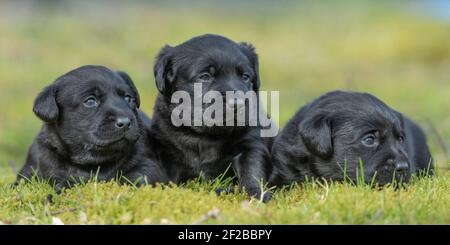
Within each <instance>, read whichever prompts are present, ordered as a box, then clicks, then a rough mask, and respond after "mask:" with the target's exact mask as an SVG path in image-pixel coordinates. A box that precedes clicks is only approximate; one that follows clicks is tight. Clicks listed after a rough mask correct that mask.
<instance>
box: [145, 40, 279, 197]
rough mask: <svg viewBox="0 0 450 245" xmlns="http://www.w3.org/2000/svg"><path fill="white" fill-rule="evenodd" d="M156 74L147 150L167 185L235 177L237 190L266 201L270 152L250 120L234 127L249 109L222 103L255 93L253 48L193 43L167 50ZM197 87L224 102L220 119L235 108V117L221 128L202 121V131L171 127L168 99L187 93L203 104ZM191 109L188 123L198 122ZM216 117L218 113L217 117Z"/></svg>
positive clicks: (171, 109) (215, 42)
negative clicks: (161, 168)
mask: <svg viewBox="0 0 450 245" xmlns="http://www.w3.org/2000/svg"><path fill="white" fill-rule="evenodd" d="M154 74H155V79H156V86H157V88H158V90H159V92H160V94H159V95H158V97H157V99H156V103H155V108H154V114H153V119H152V123H153V124H152V128H151V130H150V135H151V137H150V138H151V149H152V151H154V153H155V155H154V157H155V159H157V161H158V162H161V163H163V165H164V167H165V169H166V170H167V173H168V176H169V179H170V180H171V181H173V182H175V183H183V182H185V181H187V180H189V179H193V178H197V177H199V176H203V177H204V178H206V179H213V178H216V177H218V176H219V175H221V174H225V176H226V177H230V176H237V177H238V180H239V186H240V187H241V188H242V187H244V189H245V190H246V191H247V193H248V194H249V195H250V196H254V197H256V198H261V200H263V201H264V202H266V201H268V200H269V199H270V198H271V193H270V192H263V188H262V185H264V184H265V182H266V181H267V178H268V174H269V171H270V169H271V162H270V152H269V149H268V148H267V147H266V145H265V141H264V140H263V138H261V137H260V130H259V126H258V125H257V126H252V125H250V124H249V123H248V116H246V117H245V120H247V121H245V120H244V122H243V123H244V125H241V126H239V125H237V124H236V123H237V121H236V118H237V115H238V114H239V113H241V112H242V110H241V109H249V103H248V100H245V101H244V102H242V100H237V99H231V100H230V99H228V100H226V98H227V97H226V93H227V92H230V91H231V92H236V91H238V92H243V93H246V92H249V91H253V92H255V94H257V93H258V90H259V86H260V80H259V73H258V58H257V54H256V53H255V51H254V48H253V46H252V45H250V44H247V43H235V42H234V41H232V40H229V39H227V38H225V37H222V36H217V35H210V34H208V35H203V36H198V37H194V38H192V39H190V40H188V41H186V42H184V43H182V44H180V45H178V46H176V47H171V46H165V47H164V48H163V49H162V50H161V51H160V53H159V55H158V56H157V58H156V64H155V66H154ZM195 84H197V85H199V84H201V86H202V88H201V92H202V93H203V95H205V96H206V94H207V92H209V91H216V92H217V93H218V94H219V95H220V96H219V98H218V97H216V98H215V100H219V101H220V100H223V101H224V103H223V104H224V107H223V108H225V109H224V110H223V113H224V114H226V113H225V111H228V112H229V111H230V110H229V109H230V108H233V109H232V112H231V113H233V114H234V116H236V117H235V118H234V119H231V120H228V119H227V121H226V122H224V123H223V124H222V126H220V125H219V124H215V125H207V122H206V121H205V122H204V124H201V125H198V124H197V125H196V124H195V122H194V123H192V124H190V123H187V124H182V125H178V124H177V123H174V121H173V113H174V112H175V111H176V108H177V107H178V106H179V105H180V104H179V103H172V101H173V98H172V97H173V96H174V95H175V94H176V93H177V92H178V93H179V92H185V93H186V94H187V95H188V96H189V97H190V98H192V100H195V98H199V97H200V99H201V97H202V96H201V95H200V96H199V95H198V94H197V95H196V94H195V93H196V91H195ZM203 102H204V101H201V102H200V105H199V107H200V109H201V111H200V116H201V113H202V112H205V109H206V107H207V106H208V105H210V104H208V103H203ZM256 102H258V101H256ZM194 103H195V102H194ZM257 104H258V103H257ZM189 105H192V101H191V104H189ZM219 107H220V106H219ZM195 108H198V106H197V107H196V106H195V105H193V106H192V110H189V111H188V112H187V119H189V120H191V119H192V120H194V121H195V120H196V119H199V118H198V117H196V115H195ZM220 108H222V107H220ZM244 111H246V110H244ZM247 111H249V110H247ZM220 113H221V112H216V116H218V114H220ZM244 114H245V113H244ZM220 115H222V114H220ZM245 115H248V114H245ZM224 118H226V117H225V115H224ZM185 119H186V118H185ZM200 120H201V118H200ZM230 122H231V124H228V123H230ZM230 166H232V168H231V167H230ZM229 167H230V168H229ZM227 169H229V170H230V171H226V170H227ZM225 172H226V173H225Z"/></svg>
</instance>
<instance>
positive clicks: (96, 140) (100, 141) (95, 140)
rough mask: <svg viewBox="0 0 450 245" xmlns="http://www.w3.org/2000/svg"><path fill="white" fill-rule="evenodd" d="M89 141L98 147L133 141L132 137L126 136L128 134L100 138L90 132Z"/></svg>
mask: <svg viewBox="0 0 450 245" xmlns="http://www.w3.org/2000/svg"><path fill="white" fill-rule="evenodd" d="M88 141H89V142H90V143H91V144H92V145H94V146H96V147H107V146H111V145H113V144H115V143H118V142H120V141H126V142H128V141H131V140H130V139H128V137H126V134H122V135H120V136H119V137H116V138H112V139H107V140H105V139H99V138H98V137H97V136H95V134H94V133H89V134H88Z"/></svg>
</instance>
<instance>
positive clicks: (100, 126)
mask: <svg viewBox="0 0 450 245" xmlns="http://www.w3.org/2000/svg"><path fill="white" fill-rule="evenodd" d="M139 104H140V99H139V94H138V92H137V90H136V88H135V86H134V84H133V81H132V80H131V78H130V77H129V76H128V75H127V74H126V73H125V72H121V71H118V72H114V71H111V70H109V69H108V68H106V67H101V66H83V67H80V68H77V69H75V70H72V71H70V72H68V73H66V74H64V75H62V76H61V77H59V78H58V79H56V81H55V82H54V83H53V84H51V85H49V86H48V87H46V88H45V89H44V90H43V91H42V92H41V93H40V94H39V95H38V97H37V98H36V100H35V102H34V107H33V111H34V113H35V114H36V115H37V116H38V117H39V118H40V119H42V120H43V121H44V122H45V123H47V124H48V125H51V126H52V128H53V129H54V131H56V134H57V135H58V137H59V138H60V139H61V141H62V143H63V145H64V146H65V147H66V148H68V149H66V150H67V151H68V152H69V153H70V157H71V159H72V160H73V162H75V163H77V164H82V165H86V164H99V163H102V162H105V161H107V160H110V159H113V158H114V157H117V155H118V154H122V153H123V151H124V150H126V149H128V147H130V146H133V145H134V144H135V142H136V141H137V140H138V138H139V136H140V135H141V131H142V125H141V121H140V120H139V117H138V116H137V108H138V107H139Z"/></svg>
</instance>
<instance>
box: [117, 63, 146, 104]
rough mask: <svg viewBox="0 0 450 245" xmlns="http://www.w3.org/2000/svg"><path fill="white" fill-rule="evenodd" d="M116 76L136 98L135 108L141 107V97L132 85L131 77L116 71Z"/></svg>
mask: <svg viewBox="0 0 450 245" xmlns="http://www.w3.org/2000/svg"><path fill="white" fill-rule="evenodd" d="M117 74H118V75H119V76H120V77H121V78H122V79H123V80H124V81H125V82H126V83H127V85H128V87H130V88H131V90H133V93H134V95H135V96H136V106H137V108H139V106H140V105H141V97H140V95H139V92H138V90H137V88H136V86H135V85H134V82H133V80H131V77H130V76H129V75H128V74H127V73H126V72H124V71H117Z"/></svg>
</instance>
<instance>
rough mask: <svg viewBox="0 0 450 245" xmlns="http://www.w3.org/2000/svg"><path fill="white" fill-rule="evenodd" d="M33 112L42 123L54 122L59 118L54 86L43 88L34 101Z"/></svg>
mask: <svg viewBox="0 0 450 245" xmlns="http://www.w3.org/2000/svg"><path fill="white" fill-rule="evenodd" d="M33 112H34V114H36V116H37V117H39V118H40V119H41V120H42V121H44V122H48V123H51V122H56V120H57V119H58V116H59V109H58V104H57V103H56V88H55V85H54V84H52V85H49V86H47V87H45V88H44V89H43V90H42V91H41V92H40V93H39V95H38V96H37V97H36V99H35V100H34V105H33Z"/></svg>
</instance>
